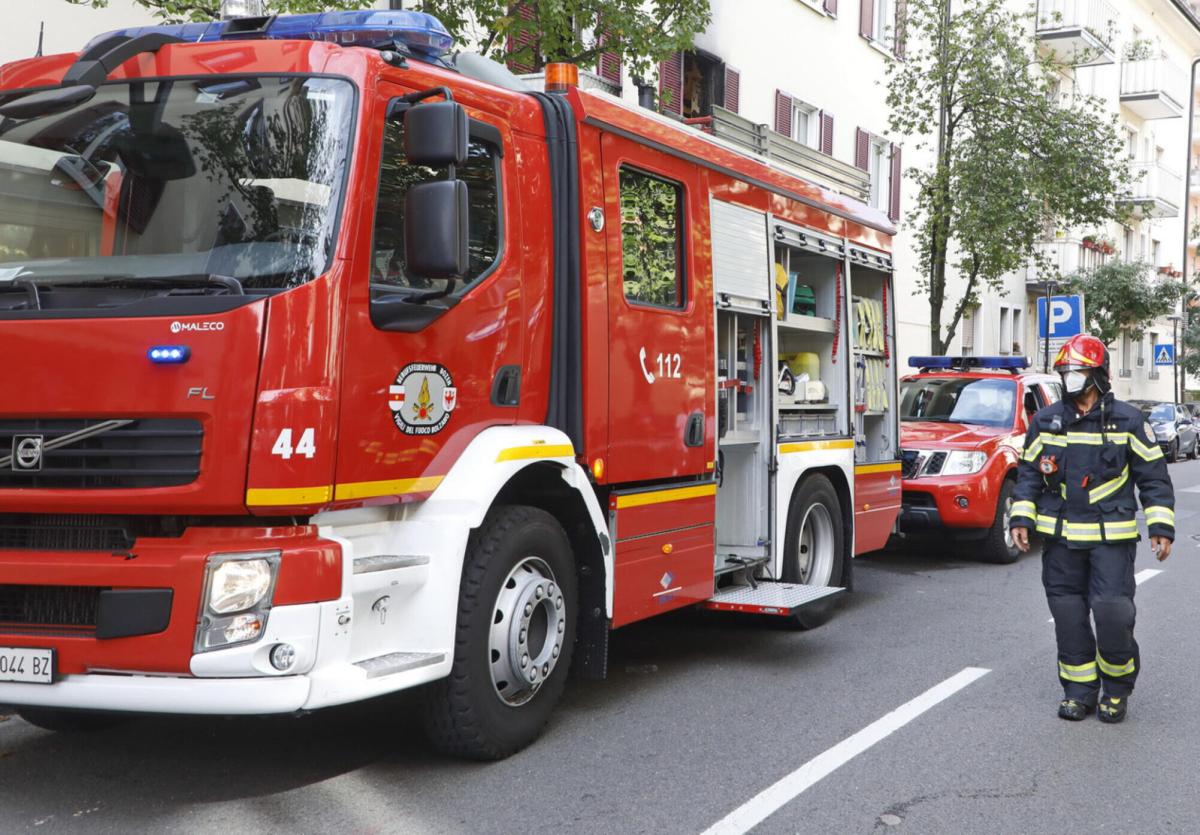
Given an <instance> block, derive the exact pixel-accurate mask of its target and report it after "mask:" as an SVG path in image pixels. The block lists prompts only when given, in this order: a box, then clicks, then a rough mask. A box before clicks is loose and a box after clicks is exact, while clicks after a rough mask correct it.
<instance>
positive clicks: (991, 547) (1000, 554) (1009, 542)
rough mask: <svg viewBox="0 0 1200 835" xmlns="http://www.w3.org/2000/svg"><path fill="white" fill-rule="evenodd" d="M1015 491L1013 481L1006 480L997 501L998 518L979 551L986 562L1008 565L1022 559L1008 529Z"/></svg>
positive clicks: (989, 529)
mask: <svg viewBox="0 0 1200 835" xmlns="http://www.w3.org/2000/svg"><path fill="white" fill-rule="evenodd" d="M1013 489H1014V488H1013V483H1012V481H1011V480H1010V479H1005V480H1004V486H1003V487H1001V488H1000V498H999V499H997V500H996V518H995V520H993V522H992V526H991V527H990V528H988V532H987V536H986V537H985V538H984V540H983V542H982V545H981V547H980V549H979V551H978V553H979V556H980V559H982V560H983V561H984V562H991V563H998V564H1001V565H1008V564H1010V563H1014V562H1016V561H1017V560H1018V559H1020V557H1021V551H1020V549H1018V548H1017V544H1016V543H1015V542H1014V541H1013V536H1012V531H1010V530H1009V528H1008V525H1009V522H1011V521H1012V508H1013ZM971 550H974V549H973V548H972V549H971Z"/></svg>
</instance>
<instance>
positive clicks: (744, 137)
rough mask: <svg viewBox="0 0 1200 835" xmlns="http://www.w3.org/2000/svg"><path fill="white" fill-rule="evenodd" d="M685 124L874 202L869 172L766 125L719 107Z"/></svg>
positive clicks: (826, 184)
mask: <svg viewBox="0 0 1200 835" xmlns="http://www.w3.org/2000/svg"><path fill="white" fill-rule="evenodd" d="M684 122H685V123H687V124H689V125H691V126H692V127H694V128H697V129H699V130H702V131H704V132H705V133H710V134H712V135H713V136H715V137H717V138H719V139H724V140H725V141H727V142H731V143H733V144H734V145H738V146H740V147H741V148H744V149H746V150H748V151H750V152H751V153H754V154H758V155H759V156H762V157H766V158H768V159H771V160H774V161H775V162H778V163H782V164H783V165H785V166H786V167H788V168H791V169H794V170H795V171H796V172H797V173H798V174H799V175H800V176H802V177H804V178H805V179H807V180H812V181H814V182H817V183H820V184H821V185H823V186H827V187H828V188H831V189H833V190H834V191H836V192H839V193H840V194H845V195H847V196H849V197H853V198H855V199H856V200H862V201H863V202H866V201H868V200H870V199H871V178H870V176H869V175H868V174H867V172H865V171H863V170H862V169H861V168H856V167H855V166H853V165H850V164H849V163H845V162H842V161H841V160H839V159H835V158H834V157H831V156H829V155H828V154H823V153H821V152H820V151H818V150H817V149H815V148H810V147H809V146H807V145H805V144H803V143H801V142H797V141H796V140H794V139H788V138H787V137H786V136H783V135H781V134H778V133H776V132H775V131H773V130H771V129H770V128H769V127H768V126H767V125H760V124H756V123H754V122H752V121H750V120H749V119H747V118H745V117H744V116H739V115H738V114H736V113H734V112H732V111H730V110H726V109H725V108H723V107H718V106H716V105H714V106H713V108H712V115H711V116H701V117H699V118H696V119H684Z"/></svg>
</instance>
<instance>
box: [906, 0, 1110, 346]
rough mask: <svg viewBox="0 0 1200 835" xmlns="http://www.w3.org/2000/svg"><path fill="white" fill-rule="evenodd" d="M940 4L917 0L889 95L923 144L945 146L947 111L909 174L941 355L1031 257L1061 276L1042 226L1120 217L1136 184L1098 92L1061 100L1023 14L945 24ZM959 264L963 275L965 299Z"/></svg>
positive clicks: (1000, 2)
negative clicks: (986, 292) (982, 303)
mask: <svg viewBox="0 0 1200 835" xmlns="http://www.w3.org/2000/svg"><path fill="white" fill-rule="evenodd" d="M944 5H945V4H944V0H908V4H907V17H906V20H905V23H904V32H903V35H904V38H905V41H906V44H907V50H906V52H907V55H906V57H905V59H904V60H899V59H891V60H890V61H889V78H888V96H887V99H888V105H889V107H890V110H891V114H890V130H891V131H892V132H893V133H894V134H896V135H899V136H903V137H906V138H909V139H910V140H912V144H913V145H914V146H915V147H916V148H917V149H930V150H932V151H935V152H936V150H937V138H938V136H939V133H940V132H941V131H940V130H939V128H940V125H941V123H942V122H941V120H942V115H941V114H942V113H943V112H944V114H945V115H944V120H945V121H944V132H942V142H941V150H940V154H939V153H933V154H930V158H931V162H930V164H929V165H928V166H927V167H926V168H913V169H910V170H909V171H908V172H906V174H907V176H908V177H910V178H911V179H912V181H913V182H914V183H915V184H916V185H917V189H918V194H917V199H916V206H915V207H913V208H912V209H911V210H910V213H909V219H908V221H907V225H908V226H909V227H910V228H911V229H912V230H913V232H914V234H915V237H916V242H917V252H918V256H919V265H920V269H921V270H922V278H921V279H920V280H919V281H918V289H919V290H920V291H921V292H923V293H926V294H928V296H929V330H930V343H931V348H932V350H933V352H934V353H937V354H940V353H944V352H945V350H946V346H947V345H948V344H949V343H950V341H951V340H952V339H953V338H954V334H955V332H956V330H957V328H958V325H959V322H960V321H961V319H962V315H963V311H964V310H965V309H966V308H967V307H968V306H969V305H972V304H974V303H976V302H977V301H978V294H979V291H980V290H981V289H983V288H985V287H993V288H999V287H1000V286H1001V282H1002V279H1003V277H1004V276H1005V274H1007V273H1011V272H1013V271H1015V270H1017V269H1019V268H1020V267H1022V266H1025V265H1027V264H1031V263H1032V264H1035V265H1036V266H1037V267H1038V269H1039V271H1040V272H1052V270H1051V269H1050V267H1049V265H1048V262H1047V261H1046V260H1045V259H1044V258H1043V257H1041V256H1040V255H1039V252H1038V248H1037V244H1038V242H1039V241H1040V240H1042V239H1043V238H1044V236H1045V231H1046V229H1047V228H1054V227H1063V226H1067V227H1071V226H1082V225H1096V224H1100V223H1103V222H1106V221H1108V220H1110V219H1114V218H1118V217H1120V216H1121V215H1122V213H1121V211H1120V210H1119V209H1118V206H1117V204H1116V200H1115V198H1116V196H1117V195H1118V194H1120V193H1121V192H1122V191H1124V190H1125V188H1126V186H1127V184H1128V183H1129V181H1130V171H1129V163H1128V160H1127V159H1126V156H1125V153H1124V150H1123V147H1122V143H1121V139H1120V135H1119V133H1118V131H1117V126H1116V120H1115V117H1105V116H1103V115H1102V113H1103V112H1104V111H1103V110H1102V105H1101V103H1100V102H1099V101H1098V100H1097V99H1095V98H1093V97H1090V96H1081V95H1072V96H1068V97H1063V96H1059V95H1057V87H1056V85H1055V83H1054V80H1055V78H1056V77H1057V72H1056V70H1057V69H1058V67H1057V66H1056V65H1055V64H1054V63H1053V61H1052V59H1050V58H1048V57H1045V56H1039V54H1038V53H1037V50H1036V46H1035V43H1034V41H1033V38H1032V35H1031V26H1030V21H1029V16H1028V14H1026V13H1016V12H1011V11H1008V10H1007V9H1006V8H1005V5H1006V2H1005V0H976V1H975V2H972V3H968V4H963V5H962V8H961V10H960V11H958V12H956V13H955V14H954V16H953V17H951V18H950V19H949V20H948V21H946V20H944V19H943V11H944ZM910 159H911V157H910ZM950 270H957V271H958V272H959V273H960V274H961V275H962V277H963V279H964V280H965V286H964V288H963V290H962V295H961V297H960V298H958V299H957V300H953V299H951V298H949V295H950V294H949V293H948V290H947V274H948V271H950ZM947 306H948V307H949V309H950V315H949V318H948V320H944V319H943V315H944V313H945V311H946V308H947ZM943 327H944V330H943Z"/></svg>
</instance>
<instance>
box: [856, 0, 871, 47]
mask: <svg viewBox="0 0 1200 835" xmlns="http://www.w3.org/2000/svg"><path fill="white" fill-rule="evenodd" d="M858 34H860V35H862V36H863V37H864V38H871V37H873V36H874V34H875V0H858Z"/></svg>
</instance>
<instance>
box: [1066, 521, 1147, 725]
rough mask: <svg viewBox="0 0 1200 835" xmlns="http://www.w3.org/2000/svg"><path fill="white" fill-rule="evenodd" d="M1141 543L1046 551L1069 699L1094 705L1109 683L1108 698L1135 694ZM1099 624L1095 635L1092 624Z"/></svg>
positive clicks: (1139, 663)
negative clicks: (1136, 571)
mask: <svg viewBox="0 0 1200 835" xmlns="http://www.w3.org/2000/svg"><path fill="white" fill-rule="evenodd" d="M1136 552H1137V543H1136V542H1122V543H1105V544H1101V545H1096V546H1095V547H1093V548H1068V547H1067V546H1066V544H1065V543H1062V542H1047V543H1046V544H1045V547H1044V548H1043V549H1042V585H1043V586H1045V588H1046V600H1047V601H1048V602H1049V604H1050V613H1051V614H1052V615H1054V632H1055V635H1056V637H1057V638H1058V677H1059V680H1060V681H1061V682H1062V686H1063V690H1064V692H1065V693H1066V698H1068V699H1078V700H1080V701H1083V702H1086V703H1088V704H1094V703H1095V702H1096V700H1097V699H1098V698H1099V695H1100V685H1101V683H1102V682H1103V685H1104V693H1105V695H1108V696H1119V697H1120V696H1128V695H1129V694H1130V693H1131V692H1132V691H1133V683H1134V681H1135V680H1136V679H1137V673H1138V668H1139V667H1140V666H1141V659H1140V658H1139V657H1138V645H1137V641H1135V640H1134V639H1133V625H1134V621H1135V620H1136V617H1137V609H1136V608H1135V607H1134V605H1133V592H1134V588H1135V587H1136V584H1135V582H1134V579H1133V559H1134V555H1135V553H1136ZM1089 614H1090V615H1091V618H1094V619H1095V621H1096V630H1095V632H1094V633H1093V631H1092V623H1091V618H1089Z"/></svg>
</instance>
